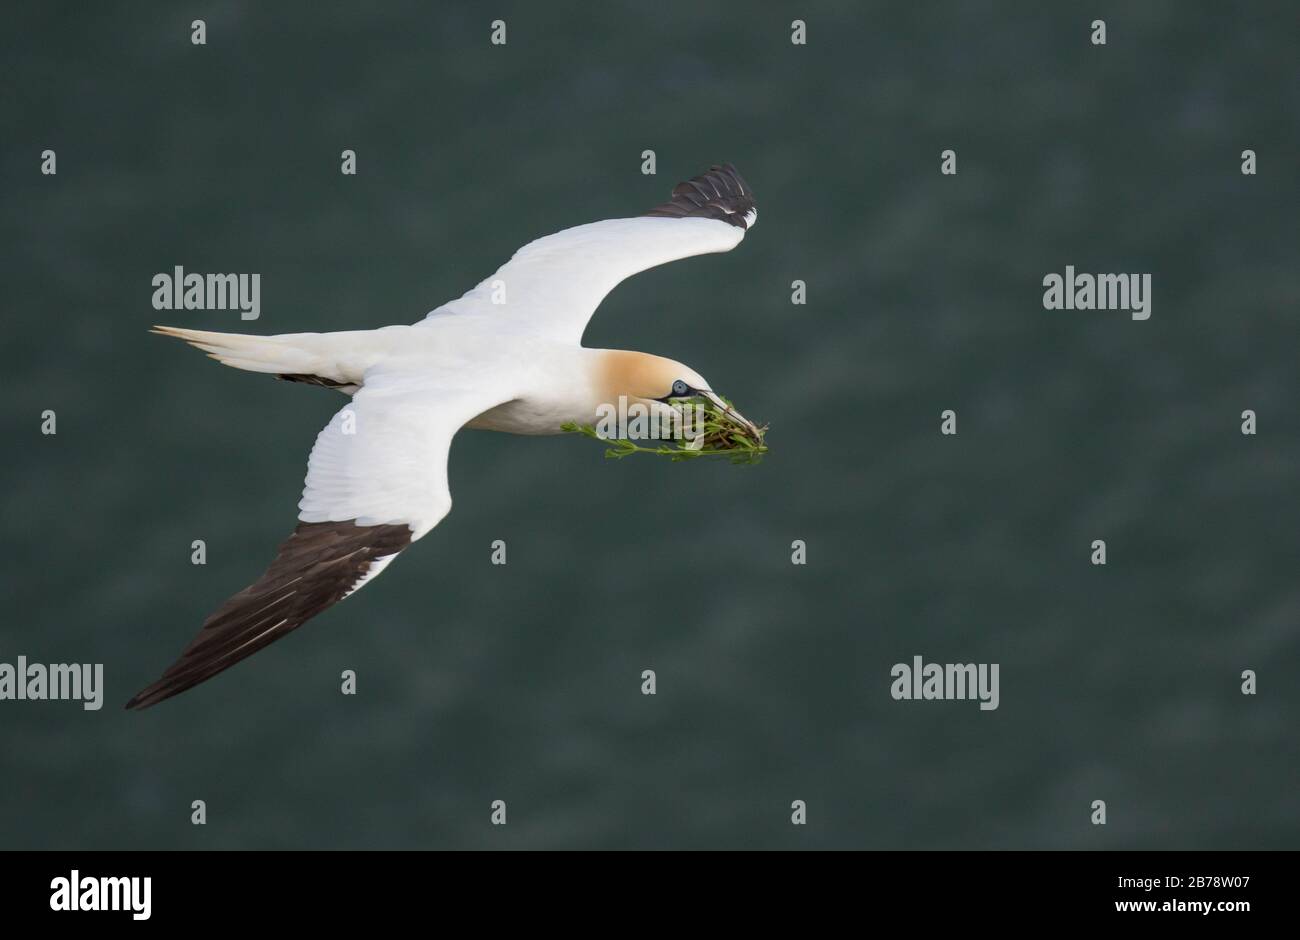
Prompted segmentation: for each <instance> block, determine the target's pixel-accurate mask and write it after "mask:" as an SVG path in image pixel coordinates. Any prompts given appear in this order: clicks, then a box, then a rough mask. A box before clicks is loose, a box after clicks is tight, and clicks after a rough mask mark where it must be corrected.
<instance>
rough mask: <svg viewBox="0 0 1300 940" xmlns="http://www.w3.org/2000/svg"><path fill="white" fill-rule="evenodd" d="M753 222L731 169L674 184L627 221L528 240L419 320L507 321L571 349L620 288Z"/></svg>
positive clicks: (722, 244) (737, 235)
mask: <svg viewBox="0 0 1300 940" xmlns="http://www.w3.org/2000/svg"><path fill="white" fill-rule="evenodd" d="M757 220H758V210H757V209H756V208H755V205H754V193H753V191H752V190H751V189H750V188H749V186H748V185H746V183H745V181H744V180H743V179H741V176H740V174H739V173H737V172H736V168H735V167H733V166H732V165H731V164H730V163H725V164H723V165H722V166H715V167H713V168H712V169H710V170H709V172H707V173H704V174H703V175H701V176H697V177H695V178H694V179H692V180H688V181H687V182H685V183H678V184H677V187H676V188H675V189H674V190H673V195H672V198H671V199H670V200H669V201H668V202H666V203H664V204H663V205H660V206H656V207H655V208H654V209H651V210H650V211H649V212H647V213H646V214H645V215H643V216H640V217H638V218H633V219H607V220H605V221H604V222H592V223H590V224H588V225H579V226H577V227H576V228H570V229H565V230H564V231H562V232H556V233H555V234H554V235H547V236H546V237H545V238H539V239H537V241H534V242H529V243H528V244H527V245H525V246H524V247H523V248H520V249H519V250H518V251H517V252H515V255H514V257H513V258H511V259H510V260H509V261H508V262H506V263H505V264H504V265H502V267H501V268H499V269H498V270H497V272H496V273H495V274H493V275H492V276H491V277H489V278H487V279H486V280H484V281H483V282H482V283H480V284H479V285H478V286H477V287H475V288H474V289H473V290H471V291H470V292H469V293H467V294H466V295H465V296H464V297H461V298H460V299H458V300H453V301H452V302H451V303H448V304H444V305H443V306H441V307H439V308H438V309H436V310H434V311H433V312H432V313H430V314H429V316H428V317H426V321H427V320H430V319H433V318H435V317H441V316H447V315H459V316H473V317H491V318H494V319H495V318H509V320H510V321H511V323H510V326H511V328H512V329H515V330H529V331H535V332H537V333H541V334H544V335H546V336H548V337H550V338H552V339H557V340H562V341H567V342H573V343H577V342H579V341H580V340H581V339H582V333H583V331H584V330H585V329H586V327H587V322H588V321H589V320H590V319H591V315H592V314H593V313H595V312H596V307H598V306H599V305H600V302H601V301H602V300H604V299H605V295H606V294H608V293H609V292H610V291H611V290H613V289H614V288H615V287H617V286H618V284H619V282H620V281H622V280H624V279H625V278H629V277H631V276H632V275H633V274H637V273H638V272H641V271H644V270H646V269H647V268H653V267H655V266H656V265H660V264H666V263H668V262H669V261H677V260H678V259H680V258H689V257H691V256H692V255H704V254H710V253H713V252H720V251H730V250H731V249H732V248H735V247H736V245H738V244H740V240H741V239H742V238H744V237H745V231H746V230H747V229H748V228H749V227H750V226H752V225H753V224H754V223H755V222H756V221H757Z"/></svg>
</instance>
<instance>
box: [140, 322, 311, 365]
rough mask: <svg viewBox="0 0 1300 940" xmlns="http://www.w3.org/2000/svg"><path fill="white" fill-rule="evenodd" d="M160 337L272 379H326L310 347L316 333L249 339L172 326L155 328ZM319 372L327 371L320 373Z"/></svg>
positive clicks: (247, 336)
mask: <svg viewBox="0 0 1300 940" xmlns="http://www.w3.org/2000/svg"><path fill="white" fill-rule="evenodd" d="M152 332H154V333H159V334H161V335H163V336H174V337H176V338H177V339H183V340H185V342H187V343H189V344H190V345H191V346H194V347H196V348H198V349H202V350H203V351H204V352H205V353H207V354H208V355H209V356H211V357H212V358H213V359H215V360H217V361H218V362H220V363H222V364H224V365H228V366H232V367H234V368H236V369H247V370H248V371H249V372H267V373H270V374H272V375H320V376H322V377H326V378H333V376H330V375H328V370H329V368H330V367H329V365H328V364H327V363H326V362H325V361H323V359H322V357H321V355H320V354H319V353H318V352H316V351H314V350H313V349H312V348H311V347H312V346H313V345H315V343H314V342H313V341H315V340H319V338H320V334H317V333H288V334H285V335H283V336H249V335H247V334H244V333H212V332H208V331H207V330H185V329H181V328H180V327H175V326H155V327H154V328H153V330H152ZM322 369H325V370H327V371H326V372H322Z"/></svg>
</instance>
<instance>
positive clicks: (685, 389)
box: [672, 379, 691, 398]
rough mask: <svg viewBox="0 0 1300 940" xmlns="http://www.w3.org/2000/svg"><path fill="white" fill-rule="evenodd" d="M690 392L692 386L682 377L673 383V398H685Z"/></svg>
mask: <svg viewBox="0 0 1300 940" xmlns="http://www.w3.org/2000/svg"><path fill="white" fill-rule="evenodd" d="M690 393H691V387H690V386H689V385H687V384H686V383H685V382H683V381H682V380H681V379H678V380H677V381H676V382H674V383H673V393H672V397H673V398H685V397H686V396H687V395H689V394H690Z"/></svg>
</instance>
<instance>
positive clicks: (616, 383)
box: [596, 349, 760, 435]
mask: <svg viewBox="0 0 1300 940" xmlns="http://www.w3.org/2000/svg"><path fill="white" fill-rule="evenodd" d="M596 389H597V398H598V400H599V402H600V403H601V404H609V405H613V406H615V407H617V405H618V402H619V399H620V397H623V398H626V401H627V404H628V405H629V406H630V405H632V404H634V403H637V404H641V405H644V406H645V407H646V408H647V409H649V411H650V412H651V413H659V414H660V417H661V419H662V418H663V417H664V416H665V415H666V413H667V412H668V411H669V410H671V408H672V402H673V401H674V400H678V399H690V398H697V397H698V398H705V399H708V400H709V401H710V402H712V403H713V405H714V406H715V407H716V408H717V409H718V410H719V411H721V412H723V413H724V414H725V415H727V417H729V418H730V419H731V420H732V421H735V422H736V423H737V424H739V425H741V426H742V427H745V428H747V429H748V430H749V431H751V432H752V433H754V434H755V435H758V434H759V433H760V432H759V429H758V428H757V427H755V426H754V423H753V422H752V421H750V420H749V419H748V418H746V417H745V416H744V415H742V414H741V413H740V412H738V411H737V410H736V409H735V408H733V407H731V405H729V404H727V403H726V402H725V401H723V400H722V398H721V397H719V396H718V394H717V393H716V392H715V391H713V388H712V386H710V385H709V383H708V381H706V380H705V378H704V376H702V375H700V374H699V373H698V372H696V371H695V370H694V369H692V368H691V367H690V366H687V365H683V364H682V363H680V362H676V361H674V360H672V359H666V358H664V357H663V356H652V355H650V354H649V353H639V352H629V351H626V350H618V349H609V350H602V351H601V356H600V357H599V359H598V366H597V376H596Z"/></svg>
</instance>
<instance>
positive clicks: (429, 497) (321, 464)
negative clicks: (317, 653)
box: [126, 374, 513, 708]
mask: <svg viewBox="0 0 1300 940" xmlns="http://www.w3.org/2000/svg"><path fill="white" fill-rule="evenodd" d="M479 381H480V382H481V377H479ZM511 397H513V396H512V395H511V393H510V390H509V389H508V388H506V387H504V386H503V385H501V384H498V387H496V388H485V387H483V386H482V385H478V386H471V385H469V384H468V383H466V384H465V385H463V386H458V385H457V384H456V383H455V381H454V377H453V378H448V377H446V376H443V377H440V379H439V380H438V382H437V384H433V383H431V382H430V381H429V380H427V379H425V378H423V377H420V376H414V375H409V376H408V375H401V374H396V375H384V374H379V375H373V376H371V375H368V376H367V378H366V384H365V387H364V388H362V389H361V391H359V392H358V393H357V394H356V396H355V397H354V398H353V399H352V401H351V402H350V403H349V404H348V405H347V406H345V407H344V408H343V409H342V410H341V411H340V412H339V413H338V414H336V415H335V416H334V417H333V419H331V420H330V423H329V424H327V425H326V426H325V429H324V430H322V431H321V432H320V435H319V436H318V437H317V438H316V445H315V446H314V447H313V448H312V452H311V459H310V460H309V461H308V464H307V481H306V487H305V489H304V490H303V495H302V501H301V502H300V503H299V504H298V507H299V509H300V510H301V512H300V513H299V516H298V518H299V520H300V521H299V523H298V526H297V528H296V529H295V530H294V532H293V534H292V535H290V536H289V538H288V539H287V540H286V541H285V542H284V543H283V544H282V545H281V546H280V551H279V553H278V554H277V555H276V558H275V560H274V561H273V562H271V566H270V567H269V568H268V569H267V570H266V572H265V573H264V574H263V575H262V576H261V577H260V578H259V579H258V580H257V581H256V582H254V583H253V584H251V585H249V586H248V587H247V588H245V589H244V590H242V591H240V592H239V593H238V594H236V595H234V596H233V597H231V598H230V599H228V600H227V601H226V602H225V603H224V604H222V605H221V607H219V608H218V609H217V610H216V611H214V612H213V613H212V614H211V615H210V616H209V617H208V618H207V620H205V621H204V623H203V627H202V629H201V630H199V633H198V636H196V637H195V638H194V639H193V641H191V642H190V644H189V646H187V647H186V648H185V650H184V651H183V652H182V653H181V655H180V658H179V659H177V660H176V662H175V663H173V664H172V665H171V666H170V667H169V668H168V669H167V671H166V672H164V673H163V675H162V678H160V679H159V680H158V681H157V682H155V683H153V684H152V685H150V686H148V687H147V688H145V689H143V690H141V691H140V693H139V694H137V695H136V696H135V697H134V698H132V699H131V701H130V702H128V703H127V706H126V707H127V708H145V707H147V706H149V705H153V704H155V703H157V702H160V701H162V700H163V699H167V698H170V697H171V696H173V695H176V694H177V693H179V692H183V691H185V690H186V689H188V688H191V687H192V686H195V685H197V684H199V683H200V682H203V681H204V680H206V679H210V678H212V677H213V676H215V675H216V674H217V673H219V672H221V671H223V670H225V669H227V668H229V667H230V666H233V665H234V664H235V663H237V662H239V661H240V660H241V659H245V658H246V657H248V656H251V655H252V654H253V653H255V652H257V651H258V650H260V649H262V648H263V647H264V646H267V645H268V644H270V643H273V642H275V641H276V640H278V639H280V638H281V637H282V636H284V635H285V634H287V633H290V632H292V631H293V630H295V629H297V628H298V627H299V626H301V625H302V624H303V623H304V622H305V621H307V620H308V619H310V618H311V617H313V616H315V615H316V614H318V613H320V612H321V611H323V610H325V609H326V608H327V607H329V606H331V605H332V604H335V603H337V602H338V601H340V600H342V599H343V598H345V597H347V596H348V595H349V594H351V593H352V592H353V591H355V590H357V589H358V588H360V587H361V586H362V585H363V584H364V583H366V581H368V580H369V579H370V578H373V577H374V576H375V575H377V574H379V572H380V571H382V570H383V569H384V567H385V566H386V565H387V564H388V563H389V562H390V561H392V559H393V557H394V556H395V555H396V554H397V553H398V552H400V551H401V550H402V549H404V548H406V547H407V546H408V545H410V544H411V543H412V542H413V541H415V540H416V539H418V538H420V536H422V535H424V534H425V533H426V532H428V531H429V530H430V529H432V528H433V527H434V526H435V525H437V524H438V522H439V521H440V520H441V519H442V517H443V516H445V515H446V514H447V512H448V511H449V510H450V509H451V493H450V490H449V489H448V486H447V455H448V451H449V449H450V447H451V439H452V437H453V436H454V435H455V433H456V432H457V431H458V430H459V429H460V428H461V426H462V425H464V424H465V423H466V422H467V421H469V420H470V419H472V418H474V417H476V416H477V415H479V414H481V413H482V412H483V411H485V410H487V409H488V408H491V407H493V406H494V405H498V404H501V403H502V402H504V401H508V400H509V399H510V398H511Z"/></svg>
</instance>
